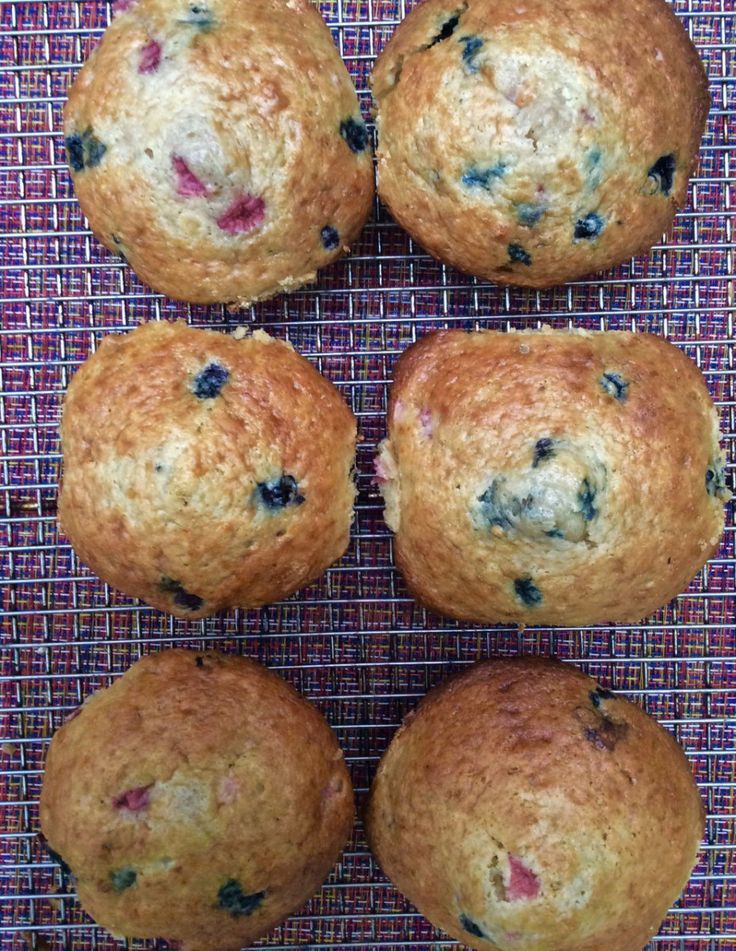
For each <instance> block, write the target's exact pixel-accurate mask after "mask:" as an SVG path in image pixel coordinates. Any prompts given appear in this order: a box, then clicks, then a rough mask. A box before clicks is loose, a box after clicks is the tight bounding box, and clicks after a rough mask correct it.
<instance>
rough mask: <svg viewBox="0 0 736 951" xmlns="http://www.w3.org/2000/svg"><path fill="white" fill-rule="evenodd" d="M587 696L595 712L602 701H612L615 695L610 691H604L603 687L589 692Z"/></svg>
mask: <svg viewBox="0 0 736 951" xmlns="http://www.w3.org/2000/svg"><path fill="white" fill-rule="evenodd" d="M588 696H589V697H590V702H591V703H592V704H593V706H594V707H595V708H596V710H597V709H598V708H599V707H600V705H601V701H602V700H612V699H613V697H614V696H615V694H614V693H613V692H612V691H610V690H605V689H604V688H603V687H596V688H595V690H591V691H590V693H589V694H588Z"/></svg>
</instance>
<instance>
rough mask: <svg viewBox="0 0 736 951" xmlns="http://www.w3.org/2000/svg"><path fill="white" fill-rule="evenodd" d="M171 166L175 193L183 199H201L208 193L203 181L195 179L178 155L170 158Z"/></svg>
mask: <svg viewBox="0 0 736 951" xmlns="http://www.w3.org/2000/svg"><path fill="white" fill-rule="evenodd" d="M171 164H172V165H173V167H174V171H175V172H176V191H177V194H178V195H183V196H184V198H201V197H202V195H206V194H207V193H208V191H209V189H208V188H207V186H206V185H205V183H204V182H203V181H200V179H198V178H197V176H196V175H195V174H194V172H193V171H192V170H191V168H189V166H188V165H187V163H186V162H185V161H184V159H183V158H182V157H181V156H180V155H172V156H171Z"/></svg>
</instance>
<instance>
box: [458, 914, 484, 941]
mask: <svg viewBox="0 0 736 951" xmlns="http://www.w3.org/2000/svg"><path fill="white" fill-rule="evenodd" d="M460 927H461V928H462V929H463V931H467V932H468V934H472V935H473V937H475V938H485V936H486V935H485V932H484V931H483V929H482V928H481V927H480V925H478V924H476V923H475V922H474V921H473V919H472V918H469V917H468V916H467V915H460Z"/></svg>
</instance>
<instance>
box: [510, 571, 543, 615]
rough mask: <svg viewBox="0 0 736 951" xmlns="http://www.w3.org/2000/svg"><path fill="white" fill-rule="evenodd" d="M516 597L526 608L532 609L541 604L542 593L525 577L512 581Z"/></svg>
mask: <svg viewBox="0 0 736 951" xmlns="http://www.w3.org/2000/svg"><path fill="white" fill-rule="evenodd" d="M514 591H515V592H516V597H517V598H518V599H519V600H520V601H521V602H522V603H523V604H525V605H526V606H527V607H530V608H533V607H536V606H537V605H538V604H541V603H542V592H541V591H540V590H539V588H538V587H537V586H536V585H535V584H534V582H533V581H532V579H531V578H530V577H529V576H528V575H527V577H526V578H517V579H516V580H515V581H514Z"/></svg>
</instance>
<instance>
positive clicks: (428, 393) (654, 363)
mask: <svg viewBox="0 0 736 951" xmlns="http://www.w3.org/2000/svg"><path fill="white" fill-rule="evenodd" d="M378 465H379V475H380V476H381V478H382V479H383V481H382V484H381V491H382V492H383V495H384V498H385V499H386V519H387V522H388V524H389V526H390V527H391V528H392V529H393V530H394V531H395V532H396V539H395V552H396V560H397V563H398V565H399V567H400V569H401V571H402V573H403V575H404V577H405V579H406V581H407V584H408V585H409V588H410V589H411V591H412V592H413V593H414V595H415V596H416V597H417V598H419V599H420V600H421V601H423V602H425V603H426V604H428V605H429V606H430V607H432V608H433V609H434V610H436V611H439V612H440V613H443V614H448V615H450V616H453V617H457V618H461V619H464V620H474V621H493V622H499V621H501V622H517V623H523V624H537V623H539V624H564V625H580V624H592V623H596V622H599V621H612V620H616V621H636V620H639V619H640V618H641V617H643V616H645V615H646V614H649V613H651V612H652V611H654V610H655V609H656V608H658V607H660V606H661V605H663V604H665V603H666V602H667V601H669V600H670V599H671V598H673V597H674V596H675V595H676V594H678V593H679V592H680V591H682V590H683V589H684V588H685V587H686V586H687V584H688V582H689V581H690V579H691V578H692V577H693V575H694V574H695V573H696V572H697V571H698V569H699V568H701V567H702V565H703V564H704V563H705V562H706V561H707V559H708V558H709V557H710V556H711V555H712V554H713V553H714V552H715V551H716V549H717V547H718V543H719V539H720V536H721V533H722V531H723V526H724V512H723V502H724V501H725V500H727V499H728V497H729V495H730V493H729V492H728V490H727V489H726V487H725V484H724V482H723V457H722V454H721V451H720V448H719V445H718V420H717V415H716V412H715V409H714V407H713V403H712V401H711V399H710V396H709V394H708V391H707V389H706V386H705V383H704V381H703V378H702V376H701V374H700V373H699V371H698V369H697V367H696V366H695V364H693V363H692V362H691V361H690V360H689V359H688V358H687V357H686V356H685V355H684V354H683V353H682V352H680V351H679V350H678V349H677V348H676V347H674V346H672V345H670V344H669V343H667V342H666V341H664V340H662V339H660V338H658V337H655V336H652V335H649V334H633V333H620V332H610V333H600V332H599V333H589V332H585V331H575V332H568V331H550V330H546V331H543V332H530V333H509V334H504V333H497V332H481V333H471V334H465V333H462V332H461V331H451V332H445V333H438V334H432V335H429V336H428V337H426V338H424V339H423V340H421V341H420V342H419V343H417V344H415V345H414V346H412V347H410V348H409V349H408V350H407V351H406V352H405V353H404V354H403V355H402V357H401V358H400V360H399V363H398V366H397V368H396V373H395V379H394V383H393V386H392V389H391V398H390V406H389V421H388V440H387V441H386V443H384V444H383V447H382V451H381V455H380V457H379V463H378Z"/></svg>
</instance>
